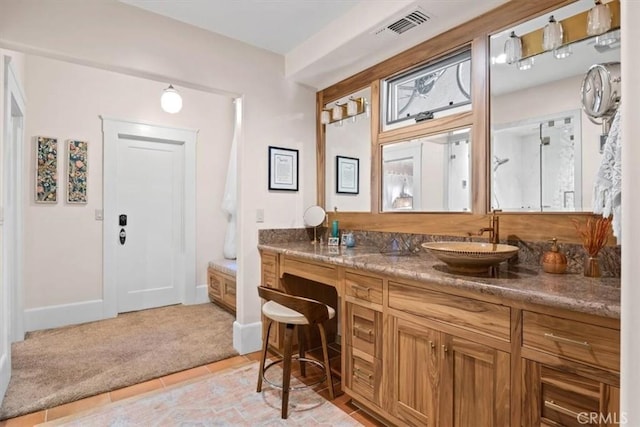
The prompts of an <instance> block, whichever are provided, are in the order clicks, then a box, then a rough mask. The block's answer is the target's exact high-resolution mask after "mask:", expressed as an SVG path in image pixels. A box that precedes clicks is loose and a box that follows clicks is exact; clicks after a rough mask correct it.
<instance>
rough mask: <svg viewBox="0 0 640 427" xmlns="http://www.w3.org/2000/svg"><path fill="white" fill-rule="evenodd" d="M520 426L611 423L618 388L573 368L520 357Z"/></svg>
mask: <svg viewBox="0 0 640 427" xmlns="http://www.w3.org/2000/svg"><path fill="white" fill-rule="evenodd" d="M522 389H523V399H522V409H523V410H522V425H523V426H527V427H529V426H531V427H534V426H536V427H537V426H547V425H548V426H566V427H574V426H575V427H579V426H613V425H619V424H620V423H621V421H623V420H621V419H620V417H619V415H618V411H619V406H620V389H619V388H617V387H613V386H610V385H607V384H604V383H602V382H600V381H598V380H595V379H592V378H586V377H583V376H581V375H579V374H577V373H574V372H568V371H566V370H563V369H561V368H556V367H552V366H548V365H546V364H544V363H540V362H536V361H533V360H528V359H522Z"/></svg>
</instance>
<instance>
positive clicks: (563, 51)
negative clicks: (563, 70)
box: [553, 44, 573, 59]
mask: <svg viewBox="0 0 640 427" xmlns="http://www.w3.org/2000/svg"><path fill="white" fill-rule="evenodd" d="M572 54H573V50H572V49H571V45H570V44H567V45H564V46H560V47H559V48H557V49H554V50H553V56H554V57H555V58H556V59H565V58H568V57H570V56H571V55H572Z"/></svg>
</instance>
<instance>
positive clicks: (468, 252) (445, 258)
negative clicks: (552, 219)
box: [422, 242, 519, 274]
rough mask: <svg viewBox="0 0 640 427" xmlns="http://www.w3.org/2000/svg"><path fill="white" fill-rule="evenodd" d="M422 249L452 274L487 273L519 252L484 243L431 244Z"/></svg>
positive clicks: (425, 244) (424, 245)
mask: <svg viewBox="0 0 640 427" xmlns="http://www.w3.org/2000/svg"><path fill="white" fill-rule="evenodd" d="M422 247H423V248H425V249H426V250H427V251H429V252H430V253H432V254H433V255H434V256H435V257H436V258H438V259H439V260H440V261H442V262H444V263H445V264H447V266H448V267H449V270H451V271H452V272H454V273H463V274H480V273H486V272H487V271H488V269H489V267H491V266H495V265H498V264H500V263H501V262H502V261H506V260H508V259H509V258H511V257H512V256H514V255H515V254H516V253H518V250H519V248H518V247H517V246H512V245H504V244H501V243H497V244H494V243H484V242H429V243H423V244H422Z"/></svg>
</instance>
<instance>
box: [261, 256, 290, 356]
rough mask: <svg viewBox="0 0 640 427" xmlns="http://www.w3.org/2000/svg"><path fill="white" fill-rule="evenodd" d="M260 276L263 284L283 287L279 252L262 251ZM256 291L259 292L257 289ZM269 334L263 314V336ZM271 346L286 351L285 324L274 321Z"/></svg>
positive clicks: (277, 350) (273, 348)
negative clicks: (280, 275)
mask: <svg viewBox="0 0 640 427" xmlns="http://www.w3.org/2000/svg"><path fill="white" fill-rule="evenodd" d="M260 255H261V260H262V262H261V264H260V277H261V279H262V280H261V283H262V286H266V287H268V288H274V289H282V286H281V284H280V279H279V269H278V268H279V267H278V254H276V253H273V252H266V251H261V252H260ZM256 292H258V291H257V290H256ZM266 334H267V321H266V320H265V317H264V316H262V336H263V337H264V336H266ZM269 348H270V349H271V350H272V351H274V352H275V353H278V354H282V353H283V352H284V325H282V324H278V323H274V324H273V326H271V331H270V333H269Z"/></svg>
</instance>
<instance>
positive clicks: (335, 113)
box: [331, 104, 342, 120]
mask: <svg viewBox="0 0 640 427" xmlns="http://www.w3.org/2000/svg"><path fill="white" fill-rule="evenodd" d="M331 118H332V119H333V120H342V106H341V105H339V104H336V106H335V107H333V109H332V110H331Z"/></svg>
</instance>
